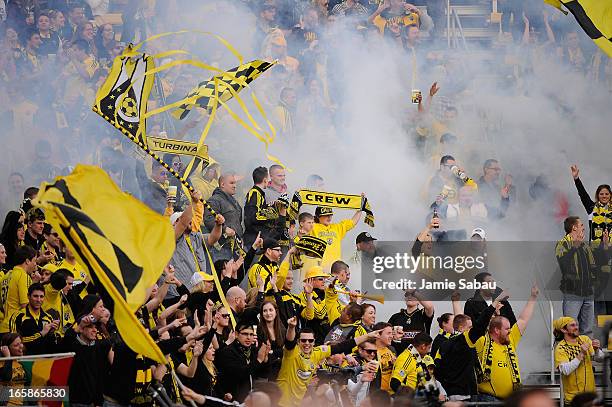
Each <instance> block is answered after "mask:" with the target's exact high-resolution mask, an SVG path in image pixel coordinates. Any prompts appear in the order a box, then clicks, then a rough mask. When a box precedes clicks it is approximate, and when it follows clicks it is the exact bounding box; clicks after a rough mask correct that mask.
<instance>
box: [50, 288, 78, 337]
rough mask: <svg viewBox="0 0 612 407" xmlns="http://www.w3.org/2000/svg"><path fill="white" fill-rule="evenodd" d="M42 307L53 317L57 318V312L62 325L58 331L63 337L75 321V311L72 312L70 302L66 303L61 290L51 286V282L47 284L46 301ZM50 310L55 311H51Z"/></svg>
mask: <svg viewBox="0 0 612 407" xmlns="http://www.w3.org/2000/svg"><path fill="white" fill-rule="evenodd" d="M42 309H43V311H45V312H46V313H47V314H49V315H51V316H52V317H53V319H56V316H55V315H54V313H55V312H57V315H58V316H59V318H58V319H59V321H60V326H59V327H58V329H57V331H56V333H57V334H58V335H59V336H62V337H63V336H64V333H65V332H66V330H67V329H68V328H69V327H71V326H72V325H73V324H74V322H75V319H74V313H73V312H72V308H71V307H70V304H65V303H64V301H63V300H62V293H61V291H58V290H56V289H55V288H53V287H51V284H45V301H44V302H43V305H42ZM49 310H53V311H51V312H49Z"/></svg>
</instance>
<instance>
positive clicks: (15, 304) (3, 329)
mask: <svg viewBox="0 0 612 407" xmlns="http://www.w3.org/2000/svg"><path fill="white" fill-rule="evenodd" d="M15 264H16V266H15V267H14V268H13V270H11V271H10V273H8V274H7V275H6V276H5V279H6V278H8V284H7V292H6V298H3V300H5V302H4V319H3V320H2V323H1V324H0V333H7V332H9V320H10V319H11V316H13V314H15V313H16V312H19V311H20V310H21V309H23V308H25V307H26V305H28V288H29V287H30V285H32V275H33V274H34V273H35V272H36V271H37V267H38V266H37V265H36V250H34V249H32V248H31V247H30V246H22V247H20V248H18V249H17V251H16V252H15ZM2 286H4V284H2Z"/></svg>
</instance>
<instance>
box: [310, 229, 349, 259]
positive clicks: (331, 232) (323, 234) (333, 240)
mask: <svg viewBox="0 0 612 407" xmlns="http://www.w3.org/2000/svg"><path fill="white" fill-rule="evenodd" d="M354 227H355V222H353V220H352V219H345V220H343V221H342V222H339V223H332V224H331V225H329V226H325V225H323V224H321V223H315V224H314V226H313V228H312V231H311V232H310V234H311V235H312V236H314V237H318V238H319V239H323V240H325V242H326V243H327V248H326V249H325V254H324V255H323V261H322V266H323V269H328V268H329V267H330V266H331V265H332V263H333V262H335V261H336V260H341V259H342V239H344V236H345V235H346V233H347V232H348V231H349V230H351V229H353V228H354Z"/></svg>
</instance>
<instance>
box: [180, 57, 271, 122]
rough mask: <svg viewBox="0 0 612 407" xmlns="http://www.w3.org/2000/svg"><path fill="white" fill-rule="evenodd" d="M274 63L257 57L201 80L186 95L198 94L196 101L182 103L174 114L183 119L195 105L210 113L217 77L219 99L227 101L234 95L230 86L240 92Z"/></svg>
mask: <svg viewBox="0 0 612 407" xmlns="http://www.w3.org/2000/svg"><path fill="white" fill-rule="evenodd" d="M272 65H274V63H273V62H266V61H261V60H258V59H256V60H254V61H251V62H249V63H246V64H242V65H240V66H238V67H236V68H234V69H230V70H229V71H227V72H225V73H223V74H221V75H216V76H214V77H212V78H211V79H209V80H207V81H204V82H200V84H199V85H198V87H197V88H195V89H193V90H192V91H191V92H189V94H188V95H187V96H186V97H185V99H189V98H193V97H194V96H198V98H197V99H196V100H195V102H193V103H185V104H183V105H180V106H179V107H178V108H176V109H175V110H174V111H173V112H172V116H173V117H174V118H175V119H177V120H183V119H184V118H185V117H187V115H188V114H189V112H190V111H191V109H193V108H194V107H201V108H203V109H206V110H207V111H208V112H209V113H210V111H211V110H212V108H213V104H214V96H215V78H216V79H218V81H217V83H218V85H217V92H218V97H219V100H221V101H222V102H227V101H228V100H230V99H231V98H232V97H233V95H232V91H231V90H230V89H229V88H230V87H231V88H232V89H233V90H234V92H235V93H238V92H240V91H241V90H242V89H243V88H244V87H245V86H246V85H248V84H249V83H251V82H252V81H253V80H254V79H256V78H257V77H258V76H259V75H261V74H262V73H263V72H265V71H266V70H268V69H269V68H270V67H271V66H272Z"/></svg>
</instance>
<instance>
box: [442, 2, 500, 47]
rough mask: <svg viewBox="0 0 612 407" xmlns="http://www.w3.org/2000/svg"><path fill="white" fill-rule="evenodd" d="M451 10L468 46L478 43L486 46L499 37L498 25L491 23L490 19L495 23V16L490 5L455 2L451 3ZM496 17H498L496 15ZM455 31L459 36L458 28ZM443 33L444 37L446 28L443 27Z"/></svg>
mask: <svg viewBox="0 0 612 407" xmlns="http://www.w3.org/2000/svg"><path fill="white" fill-rule="evenodd" d="M451 8H452V9H453V10H454V11H455V12H456V13H457V16H458V17H459V21H460V22H461V26H462V28H463V35H464V37H465V40H466V42H467V43H468V44H469V43H480V44H482V45H488V44H490V43H492V42H493V41H495V40H496V39H497V38H498V37H499V35H500V33H499V23H495V22H492V17H494V18H493V21H495V16H494V15H492V13H491V10H492V6H491V3H485V4H456V2H453V1H451ZM497 17H500V16H499V15H497ZM453 19H454V17H453V16H452V15H451V20H453ZM451 30H452V26H451ZM455 30H456V32H457V35H459V28H458V27H456V28H455ZM443 32H444V36H445V37H446V33H447V28H446V27H444V30H443ZM451 35H452V31H451ZM460 41H461V40H460Z"/></svg>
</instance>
